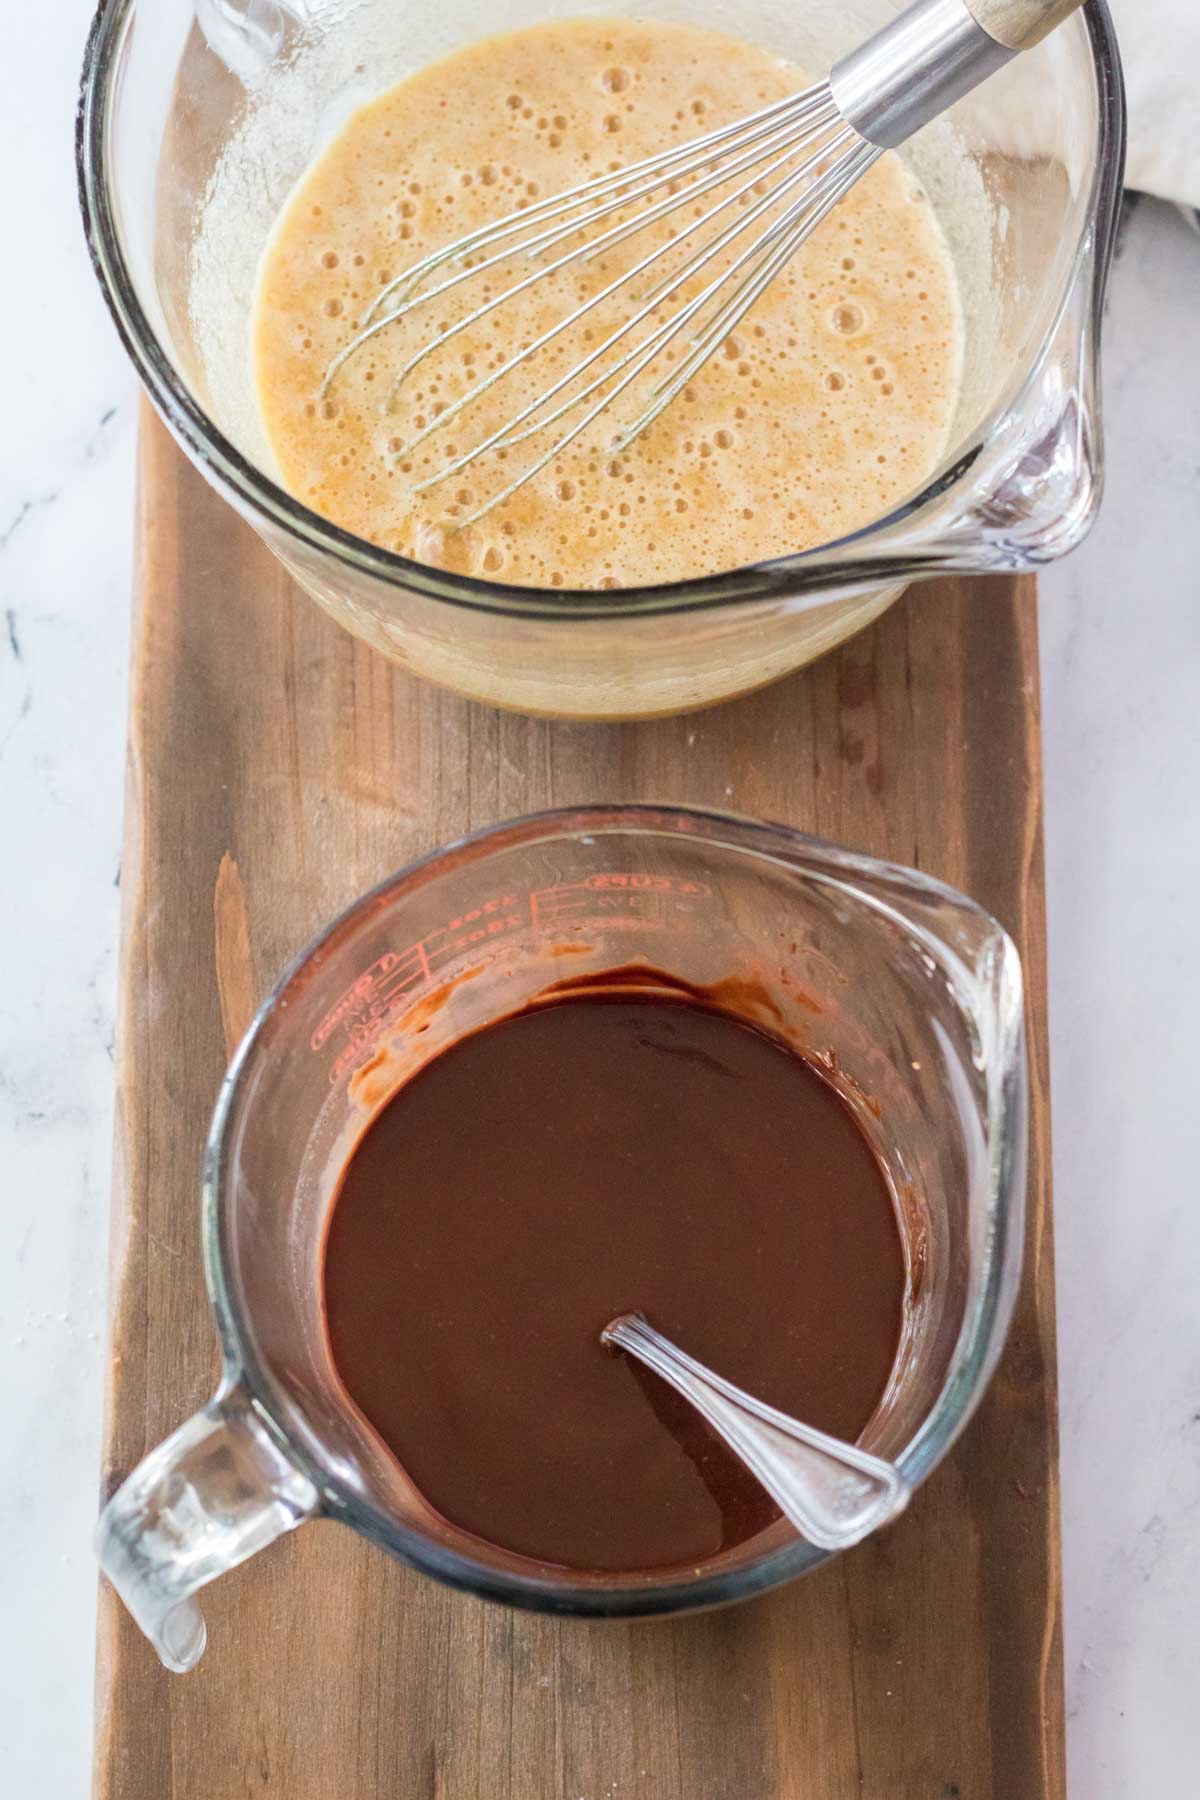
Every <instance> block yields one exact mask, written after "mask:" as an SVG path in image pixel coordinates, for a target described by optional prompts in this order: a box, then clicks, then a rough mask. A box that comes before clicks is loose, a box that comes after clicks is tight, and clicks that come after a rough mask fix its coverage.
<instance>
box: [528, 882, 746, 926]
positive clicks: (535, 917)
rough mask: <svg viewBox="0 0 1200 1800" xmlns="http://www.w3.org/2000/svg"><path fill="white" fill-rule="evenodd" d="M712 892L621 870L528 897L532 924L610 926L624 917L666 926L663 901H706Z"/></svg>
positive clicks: (700, 885)
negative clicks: (593, 921)
mask: <svg viewBox="0 0 1200 1800" xmlns="http://www.w3.org/2000/svg"><path fill="white" fill-rule="evenodd" d="M710 892H711V889H709V888H708V887H707V886H706V884H705V883H704V882H702V881H678V880H676V879H675V877H674V876H672V875H640V874H637V873H636V872H635V871H632V870H629V869H619V870H615V871H614V872H613V873H612V874H608V875H588V876H586V877H585V879H584V880H583V881H571V882H564V883H562V884H561V885H560V886H557V887H552V888H537V889H535V891H534V892H533V893H532V894H530V896H529V912H530V919H531V923H532V924H534V925H539V926H543V925H555V926H558V925H562V924H563V923H564V922H570V923H572V924H574V923H578V922H580V921H581V920H582V919H585V918H587V919H596V920H598V921H600V922H602V923H604V924H606V925H610V924H616V923H617V922H618V920H619V919H620V918H621V916H622V915H623V916H625V917H626V918H628V917H630V916H631V915H632V916H633V918H634V919H635V920H636V921H637V922H638V923H641V924H647V925H653V924H663V923H664V922H665V921H664V920H663V919H662V917H661V913H662V907H661V904H660V902H661V901H662V900H663V899H664V898H667V897H670V898H681V899H684V900H693V899H704V898H705V897H706V896H707V895H708V894H709V893H710Z"/></svg>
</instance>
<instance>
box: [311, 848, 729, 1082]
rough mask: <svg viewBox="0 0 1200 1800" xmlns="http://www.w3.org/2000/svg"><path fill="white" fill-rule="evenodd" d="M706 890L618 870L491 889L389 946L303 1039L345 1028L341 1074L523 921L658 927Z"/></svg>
mask: <svg viewBox="0 0 1200 1800" xmlns="http://www.w3.org/2000/svg"><path fill="white" fill-rule="evenodd" d="M710 893H711V889H710V888H709V887H708V886H707V885H706V883H704V882H702V881H683V880H679V879H677V878H676V877H674V876H671V875H649V874H639V873H638V872H636V871H633V870H628V869H619V870H613V871H612V872H611V873H608V874H596V875H588V876H587V877H585V879H584V880H583V881H572V882H564V883H561V884H560V885H558V886H556V887H549V888H537V889H535V890H534V891H533V892H531V893H528V894H511V893H509V894H497V895H495V896H494V897H493V898H491V899H490V900H484V901H482V902H481V903H480V905H478V906H473V907H470V908H469V909H468V910H466V911H464V912H462V913H458V914H456V915H455V916H454V917H453V918H451V919H447V920H446V923H445V924H444V925H439V926H437V927H436V929H435V930H433V931H430V932H428V933H427V934H426V935H425V936H424V937H423V938H420V939H419V940H418V941H417V942H416V943H415V944H410V945H409V946H408V948H407V949H406V950H389V951H387V952H386V953H385V954H384V955H383V956H381V957H379V958H378V959H377V960H376V961H375V962H373V963H372V964H371V966H370V968H369V969H364V970H363V972H362V974H361V975H359V976H357V977H356V979H355V980H354V981H353V982H352V983H351V984H350V986H349V987H348V988H347V989H346V991H345V993H344V994H342V995H341V996H340V998H339V999H338V1000H337V1001H335V1003H334V1004H333V1006H331V1007H330V1009H329V1011H328V1012H327V1013H326V1014H325V1017H324V1018H323V1019H322V1020H321V1023H320V1024H319V1025H318V1026H317V1028H316V1030H315V1031H314V1032H313V1034H312V1036H311V1038H310V1039H309V1044H310V1047H311V1048H312V1049H313V1050H317V1051H319V1050H325V1049H327V1048H329V1047H330V1045H331V1043H332V1041H333V1040H334V1039H335V1038H336V1037H337V1036H338V1035H339V1033H344V1034H345V1041H344V1043H343V1044H342V1046H341V1048H340V1050H339V1051H338V1054H337V1056H336V1057H335V1059H334V1063H333V1066H332V1068H331V1069H330V1071H329V1079H330V1081H331V1082H336V1081H339V1080H341V1078H342V1076H343V1075H345V1074H347V1073H348V1072H350V1071H352V1070H353V1069H354V1068H355V1067H356V1066H357V1064H358V1063H360V1062H361V1061H362V1060H363V1059H364V1058H366V1057H368V1056H371V1055H373V1054H374V1052H375V1050H376V1049H377V1048H378V1044H379V1039H380V1036H381V1034H382V1032H383V1030H384V1028H385V1027H386V1026H387V1025H388V1023H389V1022H390V1021H391V1020H392V1019H394V1018H395V1017H396V1016H397V1015H398V1014H399V1013H402V1012H404V1011H406V1010H407V1008H408V1007H409V1006H410V1005H411V1004H412V1002H413V1001H414V1000H416V999H417V998H418V997H419V996H420V995H421V994H422V993H423V992H424V991H425V990H426V989H427V988H429V987H430V986H431V985H432V983H433V982H434V980H435V979H436V977H437V975H438V974H439V972H440V971H441V970H443V969H445V968H447V967H448V966H449V965H450V964H452V963H453V962H454V960H455V959H456V958H458V957H460V956H463V955H465V954H467V953H469V952H473V951H478V950H479V949H480V947H481V946H483V945H486V944H488V943H490V942H493V941H494V940H495V939H497V938H502V937H506V936H510V935H511V934H512V933H514V932H518V931H521V930H525V929H529V928H532V929H534V930H536V931H546V930H551V931H561V930H563V929H567V930H570V929H572V928H578V927H580V926H582V925H583V924H585V923H589V922H592V923H595V924H597V925H602V926H603V927H604V929H605V930H606V931H613V930H621V929H628V930H632V929H633V928H635V927H637V928H639V929H641V930H657V929H661V928H662V927H663V926H664V925H665V924H666V922H667V921H666V917H665V912H667V911H670V912H677V911H682V912H684V913H687V912H690V911H691V910H692V906H693V903H694V902H696V901H698V900H704V899H707V897H708V896H709V894H710ZM664 902H666V903H667V905H666V906H664Z"/></svg>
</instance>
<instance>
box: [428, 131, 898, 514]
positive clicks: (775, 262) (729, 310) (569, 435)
mask: <svg viewBox="0 0 1200 1800" xmlns="http://www.w3.org/2000/svg"><path fill="white" fill-rule="evenodd" d="M879 154H880V152H879V151H878V150H876V149H875V147H874V146H871V145H867V146H864V147H862V153H861V156H860V157H859V158H856V165H857V164H858V163H859V162H861V166H858V168H857V172H858V174H861V173H862V172H863V169H865V168H866V167H869V166H870V163H871V162H872V161H874V159H875V157H876V156H877V155H879ZM855 178H857V176H856V177H855ZM814 191H815V190H814ZM839 198H840V189H839V188H838V187H837V184H836V182H831V183H830V187H829V191H828V192H826V194H825V195H824V197H823V199H822V201H821V202H820V210H819V217H818V218H817V219H816V220H813V219H810V217H809V212H810V208H811V205H812V200H811V196H805V198H804V199H802V200H800V201H797V202H796V203H795V205H794V206H793V207H791V208H790V209H789V211H788V213H787V214H785V215H784V216H783V218H781V219H780V220H778V221H776V223H775V224H774V225H773V226H772V227H771V228H770V231H769V232H768V233H765V234H764V236H763V237H762V238H760V239H759V240H758V241H757V242H756V243H755V244H753V245H752V246H750V248H749V249H747V250H745V251H744V252H743V253H742V255H741V256H740V257H739V258H738V259H737V261H736V262H735V263H734V264H733V265H732V266H731V268H729V269H726V270H722V271H721V272H720V273H719V274H718V275H716V276H715V277H714V278H713V280H712V281H711V282H709V284H708V286H707V287H705V288H704V289H703V290H702V292H701V293H699V294H697V295H696V296H695V297H694V298H693V299H692V300H691V301H689V302H688V304H687V305H686V306H685V307H684V308H683V310H682V311H681V312H680V313H679V314H678V315H677V316H676V317H675V318H673V319H670V320H668V321H666V323H665V325H663V326H661V327H660V328H659V329H658V331H656V332H654V333H652V334H651V336H650V337H649V338H647V339H645V340H644V341H643V342H642V344H640V345H638V346H636V347H635V349H634V350H632V351H631V352H630V353H629V355H628V356H627V357H626V358H625V359H624V360H623V361H622V362H621V363H619V364H618V365H617V366H616V368H615V369H610V370H608V371H606V372H605V374H604V375H603V376H601V377H600V378H599V379H597V380H596V381H594V382H593V383H592V384H591V386H590V388H589V389H588V390H586V392H594V391H595V390H596V389H597V388H598V387H602V386H604V385H606V384H607V383H609V382H612V381H614V380H615V386H614V387H613V388H612V390H611V392H609V393H606V394H603V395H602V397H601V398H600V400H599V401H597V403H596V405H595V406H593V407H591V408H590V409H589V411H588V412H587V413H586V414H585V415H584V417H583V418H582V419H580V420H578V421H577V423H576V424H575V425H574V426H573V427H572V428H571V429H570V430H569V431H567V432H565V433H564V434H563V435H562V436H561V437H560V438H557V439H556V440H555V441H554V443H552V444H551V445H550V446H549V448H548V449H547V450H545V451H544V452H543V453H542V454H541V455H540V456H539V457H537V458H536V459H535V461H534V462H533V463H531V464H530V465H529V467H528V468H526V469H523V470H522V472H521V474H520V475H518V476H517V477H516V479H515V480H513V481H511V482H509V483H508V485H507V486H506V487H504V488H502V489H501V490H500V492H499V493H497V494H494V495H492V496H491V498H490V499H488V500H487V501H486V502H485V503H484V504H483V505H482V506H480V507H478V508H477V509H476V510H475V511H474V512H473V513H471V514H470V515H469V516H468V517H466V518H463V519H458V520H456V521H455V522H456V524H458V525H459V526H460V527H462V528H465V527H466V526H468V525H474V524H477V523H478V522H479V521H480V520H481V519H483V518H485V517H486V516H487V514H488V513H490V512H492V511H493V510H494V509H495V508H496V507H497V506H500V505H502V504H503V503H504V501H506V500H508V499H510V498H511V497H512V495H513V494H515V493H517V492H518V491H519V489H520V488H522V487H524V485H525V483H526V482H527V481H530V480H532V479H533V478H534V476H536V475H538V474H540V473H541V471H542V470H543V469H544V468H546V467H547V465H548V464H549V463H551V462H553V461H554V459H555V458H556V457H557V456H559V455H560V454H561V452H562V451H563V450H565V449H566V448H567V447H568V445H570V444H572V443H573V442H574V441H575V439H576V438H578V437H579V435H580V434H581V433H582V432H583V431H585V430H586V429H587V427H588V426H589V425H590V424H591V423H592V421H593V420H594V419H596V418H597V417H599V415H600V414H601V413H602V412H603V411H604V410H605V409H606V408H607V407H608V406H610V405H611V403H612V402H613V401H614V400H615V399H616V398H617V397H618V396H619V395H620V394H622V393H623V392H624V391H625V390H626V389H627V388H628V387H630V386H631V385H632V383H633V382H634V381H636V380H637V378H638V376H639V375H640V374H641V373H642V372H643V370H645V369H646V368H647V367H648V366H649V365H650V363H651V362H652V361H653V360H654V358H655V357H656V356H657V355H658V353H659V351H660V350H661V349H663V348H664V347H665V345H666V344H667V343H669V342H670V341H671V339H672V338H674V337H675V336H677V335H678V333H679V332H680V331H682V330H683V328H684V327H685V326H686V325H687V324H688V323H689V322H690V321H691V319H692V318H694V317H695V316H696V315H697V313H699V312H701V311H702V310H703V308H704V307H705V306H706V305H707V304H708V302H709V301H710V300H711V299H712V298H713V297H714V296H715V295H716V294H717V293H718V292H719V291H720V290H721V289H722V288H723V287H725V286H726V285H727V284H728V282H729V281H730V279H731V278H732V277H733V276H735V275H736V274H737V273H738V271H739V270H742V269H744V268H746V266H747V265H748V264H752V265H755V266H752V267H750V268H749V270H748V272H747V274H746V275H745V276H744V277H743V279H742V281H741V282H740V283H739V284H738V286H737V287H736V288H735V290H734V292H733V294H732V295H731V296H730V298H729V299H728V300H727V301H726V303H725V305H724V306H723V307H722V308H721V309H720V312H719V313H718V315H717V317H716V318H715V319H714V320H713V321H712V322H711V324H710V325H709V326H708V327H707V328H706V330H705V332H704V333H703V334H702V336H701V338H700V339H698V340H697V344H696V347H695V349H694V350H693V352H692V353H691V355H690V357H689V359H688V363H687V364H685V371H686V372H684V371H681V372H680V373H679V374H678V375H676V376H674V377H672V379H671V382H670V384H669V387H670V392H669V393H666V394H664V395H663V397H661V398H660V399H658V400H656V401H655V402H654V403H653V404H652V405H651V407H650V408H648V409H647V410H646V412H645V413H643V414H642V415H641V416H640V417H639V418H638V419H637V420H635V421H634V423H633V424H632V425H631V426H629V427H628V428H627V429H626V430H625V431H623V432H622V433H620V434H619V436H618V438H617V439H616V441H615V442H614V444H613V445H612V449H613V451H614V453H616V454H620V452H621V451H622V450H625V449H627V448H628V447H629V445H630V444H631V443H632V442H633V440H634V439H635V438H636V437H637V436H638V435H639V434H640V433H641V432H642V431H644V430H645V429H646V427H647V426H648V425H649V424H651V423H652V421H653V420H654V419H655V418H657V417H658V415H659V413H660V412H661V411H662V410H663V409H664V407H666V406H667V405H669V403H670V401H671V400H672V399H673V398H674V396H675V394H676V393H677V392H678V391H679V390H680V389H681V388H682V387H683V386H685V385H686V383H687V381H688V380H690V378H691V376H692V374H694V373H695V369H696V368H697V367H698V366H699V365H700V364H701V363H703V362H704V361H706V360H707V358H708V357H709V356H710V355H711V354H712V352H713V350H714V349H716V348H717V347H718V345H719V344H720V342H721V341H722V339H723V338H725V337H727V336H728V334H729V333H730V332H731V331H732V330H733V329H734V327H735V326H736V325H737V324H738V323H739V322H740V320H741V319H742V318H743V317H744V316H745V314H746V313H747V312H748V311H749V309H750V307H751V306H752V305H753V304H754V301H755V300H756V299H757V298H758V296H759V294H760V293H761V292H762V291H763V289H764V288H765V287H766V286H767V284H768V283H769V282H771V281H773V280H774V278H775V276H776V275H777V274H778V272H779V270H780V269H781V268H782V267H783V266H784V264H785V263H786V262H787V261H788V260H789V259H790V258H791V257H792V256H793V255H794V254H795V252H796V250H797V249H798V247H799V245H800V244H801V243H803V241H804V239H805V238H806V237H807V236H808V235H809V233H810V231H812V230H813V229H814V227H815V224H816V223H819V219H820V218H823V217H824V216H825V214H826V213H827V212H828V211H829V209H830V208H831V207H833V206H835V205H836V204H837V201H838V199H839ZM789 224H790V226H791V229H790V230H789V229H788V226H789ZM776 242H777V248H776V249H775V250H774V252H773V253H772V252H771V249H770V245H771V244H772V243H776ZM583 398H584V396H583V395H578V396H574V397H573V398H572V399H571V400H569V401H567V402H565V403H564V405H563V406H561V407H560V408H559V409H558V411H557V412H556V413H555V414H552V415H551V417H550V418H549V419H546V420H541V421H539V422H538V424H537V425H536V426H534V427H533V428H531V429H530V430H529V431H526V432H524V433H522V434H521V437H520V438H518V439H516V440H514V441H517V442H519V441H521V439H522V438H524V437H530V436H532V435H534V432H535V431H538V430H542V429H544V428H545V427H547V426H548V425H550V424H551V423H553V422H554V420H555V419H556V418H560V417H562V416H563V414H564V413H566V412H568V411H570V410H571V408H572V407H573V406H574V405H575V404H577V403H578V402H579V401H580V400H582V399H583ZM514 423H515V421H514ZM484 448H485V446H483V445H476V446H475V448H474V449H472V450H470V451H468V452H467V453H466V454H465V455H463V456H461V457H459V458H457V459H456V460H455V462H454V463H452V464H449V465H447V466H446V467H445V468H443V469H441V470H439V471H438V472H437V473H436V474H435V475H433V476H430V477H428V478H427V479H426V480H425V481H422V482H420V483H418V484H416V486H415V488H414V492H418V493H420V492H423V491H425V490H426V489H428V488H430V487H433V486H436V485H437V484H438V483H439V482H441V481H444V480H445V479H446V478H447V477H448V476H450V475H451V474H454V473H456V472H457V471H458V470H459V469H461V468H462V467H464V466H465V465H466V464H467V463H470V462H473V461H474V460H475V459H476V458H477V457H478V456H479V455H480V454H481V453H482V451H483V449H484Z"/></svg>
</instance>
